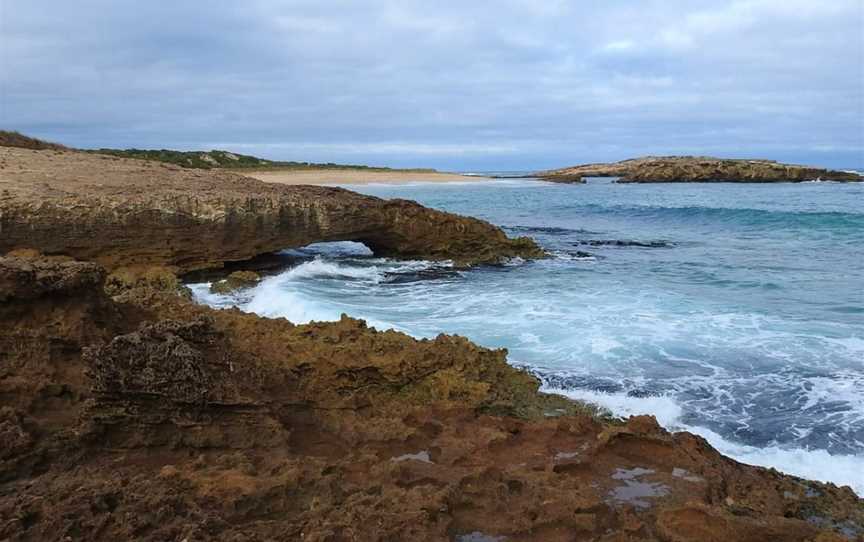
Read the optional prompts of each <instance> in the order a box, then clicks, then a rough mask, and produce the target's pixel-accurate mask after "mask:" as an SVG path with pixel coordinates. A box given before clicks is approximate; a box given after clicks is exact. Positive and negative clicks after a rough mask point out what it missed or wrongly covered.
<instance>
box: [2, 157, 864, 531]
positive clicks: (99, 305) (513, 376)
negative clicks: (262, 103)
mask: <svg viewBox="0 0 864 542" xmlns="http://www.w3.org/2000/svg"><path fill="white" fill-rule="evenodd" d="M345 239H350V240H359V241H363V242H364V243H367V245H368V246H369V247H370V248H372V250H373V251H376V252H377V253H378V254H382V255H387V256H393V257H403V258H417V257H420V258H434V259H444V258H446V259H452V260H455V261H457V262H461V263H463V264H465V265H469V264H480V263H484V262H486V263H494V262H498V261H501V260H502V259H506V258H510V257H514V256H520V257H523V258H530V257H533V256H541V255H542V254H543V253H542V251H541V250H540V249H539V248H538V247H537V246H536V245H535V244H534V243H533V242H532V241H530V240H528V239H521V240H512V239H509V238H507V237H506V236H505V235H504V234H503V233H502V232H501V230H499V229H498V228H496V227H494V226H492V225H490V224H488V223H485V222H483V221H480V220H475V219H470V218H466V217H459V216H456V215H451V214H447V213H443V212H438V211H434V210H431V209H427V208H425V207H422V206H420V205H418V204H415V203H412V202H407V201H384V200H380V199H378V198H370V197H367V196H361V195H359V194H354V193H352V192H349V191H346V190H340V189H327V188H320V187H287V186H273V185H267V184H265V183H261V182H258V181H255V180H252V179H248V178H245V177H242V176H239V175H235V174H230V173H224V172H218V171H189V170H181V169H180V168H177V167H174V166H167V165H164V164H156V163H149V162H143V161H137V160H127V159H121V158H117V157H106V156H100V155H92V154H82V153H76V152H71V151H66V150H62V149H59V150H58V149H49V150H40V151H34V150H22V149H0V253H4V252H6V253H7V254H6V255H5V256H0V329H2V333H0V398H2V405H0V438H2V441H3V447H2V448H0V539H2V540H15V541H29V540H33V541H36V540H106V541H108V540H112V541H113V540H133V539H134V540H159V541H164V540H176V541H180V540H187V541H190V542H191V541H198V540H215V539H218V540H236V541H241V540H243V541H246V540H250V541H251V540H306V541H341V540H442V541H443V540H459V541H469V540H487V541H488V540H547V541H553V542H554V541H565V540H568V541H570V540H598V541H606V542H613V541H620V542H623V541H632V540H664V541H712V540H714V541H732V540H735V541H753V542H756V541H763V540H776V541H799V542H804V541H821V542H829V541H842V540H850V539H858V538H860V536H861V535H862V533H864V530H862V525H864V504H862V501H861V500H860V499H859V498H858V497H857V496H856V495H855V494H854V492H853V491H852V490H851V489H850V488H848V487H842V488H841V487H836V486H834V485H831V484H822V483H817V482H812V481H808V480H803V479H800V478H795V477H792V476H787V475H783V474H780V473H778V472H776V471H774V470H769V469H764V468H759V467H752V466H747V465H743V464H741V463H738V462H736V461H733V460H731V459H729V458H727V457H724V456H723V455H721V454H720V453H719V452H717V451H716V450H714V449H713V448H712V447H711V446H710V445H709V444H708V443H707V442H706V441H705V440H703V439H702V438H700V437H697V436H694V435H691V434H688V433H669V432H667V431H666V430H664V429H662V428H661V427H660V426H659V425H658V424H657V422H656V421H655V420H654V419H653V418H652V417H648V416H638V417H632V418H630V419H628V420H618V419H613V418H611V417H609V416H608V415H606V414H605V413H603V412H601V411H598V410H597V409H595V408H592V407H590V406H588V405H584V404H581V403H577V402H573V401H570V400H568V399H565V398H563V397H559V396H556V395H549V394H544V393H541V392H539V391H538V389H539V382H538V380H537V379H536V378H534V377H533V376H532V375H530V374H528V373H526V372H524V371H522V370H519V369H516V368H514V367H512V366H511V365H510V364H508V363H507V353H506V351H504V350H489V349H486V348H481V347H478V346H476V345H474V344H472V343H471V342H469V341H468V340H466V339H464V338H461V337H458V336H447V335H440V336H438V337H437V338H435V339H431V340H417V339H414V338H411V337H409V336H407V335H405V334H402V333H398V332H395V331H383V332H382V331H377V330H375V329H374V328H369V327H367V326H366V324H365V323H364V322H362V321H360V320H355V319H352V318H349V317H347V316H345V317H343V318H342V320H341V321H338V322H330V323H312V324H307V325H294V324H293V323H291V322H289V321H287V320H285V319H268V318H261V317H259V316H256V315H254V314H247V313H243V312H241V311H239V310H236V309H230V310H216V309H213V308H209V307H204V306H200V305H198V304H196V303H194V302H193V301H192V300H190V299H189V297H188V295H187V293H186V292H185V291H184V288H183V287H182V285H181V283H180V281H179V280H178V278H177V276H176V274H177V273H181V272H185V271H191V270H195V269H203V268H211V267H219V266H221V265H222V264H224V263H225V262H229V261H235V260H241V259H244V258H249V257H252V256H254V255H256V254H261V253H265V252H269V251H273V250H278V249H280V248H286V247H291V246H301V245H303V244H306V243H311V242H315V241H327V240H345ZM241 279H242V280H241ZM231 280H234V281H237V282H254V281H255V277H253V276H252V275H239V274H235V275H234V276H233V277H232V276H229V277H228V278H227V279H226V281H229V282H230V281H231Z"/></svg>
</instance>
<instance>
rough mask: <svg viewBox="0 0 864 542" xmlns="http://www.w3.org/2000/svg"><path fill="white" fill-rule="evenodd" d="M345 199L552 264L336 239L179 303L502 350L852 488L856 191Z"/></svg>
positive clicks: (718, 441)
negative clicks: (391, 208)
mask: <svg viewBox="0 0 864 542" xmlns="http://www.w3.org/2000/svg"><path fill="white" fill-rule="evenodd" d="M355 188H356V187H355ZM361 190H362V191H364V192H367V193H370V194H373V195H377V196H382V197H403V198H410V199H416V200H418V201H420V202H421V203H424V204H426V205H430V206H433V207H437V208H441V209H445V210H448V211H453V212H459V213H463V214H470V215H474V216H478V217H480V218H484V219H487V220H490V221H492V222H494V223H497V224H499V225H501V226H503V227H504V228H505V230H507V231H508V233H510V234H511V235H529V236H532V237H534V238H535V239H536V240H537V241H538V242H540V243H541V244H542V245H543V246H544V247H546V248H547V249H548V250H549V251H551V252H552V253H553V254H555V255H556V257H555V258H552V259H547V260H541V261H536V262H511V264H510V265H506V266H500V267H486V268H478V269H474V270H470V271H460V270H455V269H453V268H452V267H450V266H448V265H446V264H433V263H431V262H396V261H391V260H385V259H380V258H374V257H373V256H372V255H371V254H369V252H368V250H365V249H364V248H363V247H359V246H358V245H356V244H351V243H338V244H329V245H322V246H313V247H310V248H308V249H304V250H301V251H293V252H292V255H294V256H296V258H297V261H296V264H295V265H294V266H293V267H292V268H290V269H288V270H287V271H285V272H283V273H281V274H279V275H277V276H274V277H270V278H267V279H266V280H265V281H263V282H262V283H261V284H260V285H259V286H258V287H256V288H255V289H253V290H250V291H246V292H241V293H240V294H239V295H237V296H231V297H225V296H217V295H213V294H210V293H209V292H207V288H206V285H195V286H194V288H193V289H194V290H195V292H196V295H197V296H198V298H199V299H200V300H202V301H204V302H206V303H209V304H212V305H215V306H228V305H237V306H240V307H241V308H243V309H245V310H248V311H253V312H256V313H259V314H262V315H266V316H285V317H288V318H289V319H291V320H292V321H296V322H308V321H311V320H336V319H338V318H339V316H340V315H341V313H343V312H344V313H348V314H350V315H352V316H356V317H361V318H366V319H367V320H368V321H369V323H370V325H374V326H376V327H379V328H395V329H399V330H402V331H405V332H407V333H410V334H412V335H414V336H418V337H430V336H434V335H436V334H438V333H441V332H446V333H459V334H461V335H465V336H467V337H469V338H471V339H472V340H474V341H476V342H478V343H479V344H482V345H484V346H489V347H506V348H508V349H509V351H510V359H511V360H518V363H519V364H521V365H525V366H527V367H529V368H530V369H531V370H533V371H535V372H536V373H537V374H538V375H539V376H540V377H541V378H542V379H543V380H544V383H545V385H546V386H547V387H548V388H550V389H556V390H561V391H562V392H563V393H566V394H568V395H571V396H573V397H576V398H580V399H584V400H592V401H596V402H598V403H600V404H603V405H605V406H607V407H608V408H610V409H611V410H612V411H613V412H615V413H618V414H621V415H626V414H632V413H651V414H654V415H656V416H658V419H659V420H660V422H661V423H662V424H664V425H665V426H667V427H669V428H671V429H686V430H688V431H693V432H695V433H698V434H700V435H702V436H704V437H705V438H707V439H708V440H709V441H710V442H711V443H712V444H713V445H714V446H715V447H717V448H718V449H720V450H721V451H723V452H724V453H727V454H729V455H731V456H732V457H735V458H737V459H739V460H741V461H744V462H747V463H752V464H758V465H765V466H773V467H777V468H778V469H781V470H784V471H786V472H790V473H793V474H798V475H802V476H805V477H808V478H814V479H818V480H826V481H833V482H835V483H838V484H850V485H852V486H853V487H854V488H855V489H856V490H857V491H858V492H859V493H861V494H864V474H862V473H864V288H862V278H861V277H862V276H864V248H862V247H864V204H862V202H864V185H842V184H835V183H806V184H780V185H736V184H709V185H704V184H693V185H635V186H634V185H616V184H609V183H594V184H592V183H589V184H588V185H577V186H572V185H554V184H550V183H538V182H534V181H513V180H510V181H507V182H503V183H489V182H486V183H482V182H481V183H473V184H471V183H469V184H462V185H458V186H453V185H416V186H401V187H400V186H365V187H362V188H361ZM514 363H515V362H514Z"/></svg>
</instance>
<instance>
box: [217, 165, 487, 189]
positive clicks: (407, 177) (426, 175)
mask: <svg viewBox="0 0 864 542" xmlns="http://www.w3.org/2000/svg"><path fill="white" fill-rule="evenodd" d="M233 171H236V170H233ZM238 173H241V174H243V175H246V176H248V177H252V178H254V179H258V180H259V181H264V182H267V183H275V184H288V185H298V184H323V185H339V184H409V183H469V182H478V181H480V182H483V181H491V180H492V179H491V178H489V177H481V176H478V175H463V174H460V173H442V172H439V171H422V170H415V171H411V170H366V169H347V168H339V169H300V170H298V169H284V170H274V169H269V168H268V169H264V170H253V171H238Z"/></svg>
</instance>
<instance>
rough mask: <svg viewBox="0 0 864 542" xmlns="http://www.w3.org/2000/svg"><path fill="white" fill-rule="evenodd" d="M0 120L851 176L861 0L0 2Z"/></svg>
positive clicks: (124, 131) (182, 137)
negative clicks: (688, 161)
mask: <svg viewBox="0 0 864 542" xmlns="http://www.w3.org/2000/svg"><path fill="white" fill-rule="evenodd" d="M0 125H2V127H5V128H12V129H17V130H20V131H23V132H26V133H30V134H34V135H37V136H40V137H45V138H49V139H53V140H58V141H60V142H63V143H66V144H69V145H75V146H81V147H100V146H110V147H131V146H135V147H145V148H151V147H156V148H160V147H171V148H182V149H209V148H227V149H231V150H235V151H239V152H246V153H249V154H257V155H261V156H267V157H271V158H281V159H294V160H314V161H338V162H363V163H372V164H382V165H394V166H406V165H412V166H415V165H416V166H432V167H438V168H443V169H457V170H458V169H466V170H467V169H499V170H503V169H531V168H541V167H553V166H562V165H567V164H571V163H579V162H585V161H596V160H609V159H620V158H627V157H631V156H635V155H641V154H648V153H652V154H659V153H662V154H690V153H700V154H714V155H722V156H746V157H768V158H776V159H781V160H789V161H799V162H809V163H814V164H821V165H826V166H836V167H851V166H864V0H729V1H722V0H712V1H709V0H578V1H577V0H572V1H565V0H496V1H484V0H477V1H473V2H465V1H463V0H459V1H449V0H439V1H435V2H429V1H421V0H344V1H336V0H308V1H307V0H245V1H242V2H241V1H239V0H237V1H217V0H209V1H207V2H204V1H192V0H173V1H171V2H164V1H158V2H153V1H151V2H143V1H140V0H135V1H126V0H103V1H98V0H76V1H74V2H73V1H69V0H63V1H54V0H39V1H29V0H0Z"/></svg>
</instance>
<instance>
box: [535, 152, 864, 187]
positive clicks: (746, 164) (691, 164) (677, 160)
mask: <svg viewBox="0 0 864 542" xmlns="http://www.w3.org/2000/svg"><path fill="white" fill-rule="evenodd" d="M538 177H540V178H542V179H543V180H547V181H555V182H578V181H579V180H581V179H582V178H584V177H620V178H619V179H618V182H619V183H653V182H657V183H661V182H663V183H668V182H745V183H748V182H749V183H764V182H789V181H792V182H801V181H811V180H817V179H821V180H823V181H847V182H860V181H864V177H861V176H860V175H858V174H856V173H849V172H845V171H832V170H828V169H822V168H815V167H808V166H798V165H791V164H781V163H779V162H775V161H772V160H731V159H723V158H711V157H707V156H647V157H643V158H634V159H630V160H623V161H621V162H614V163H609V164H584V165H580V166H574V167H569V168H563V169H556V170H551V171H544V172H541V173H539V174H538Z"/></svg>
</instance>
